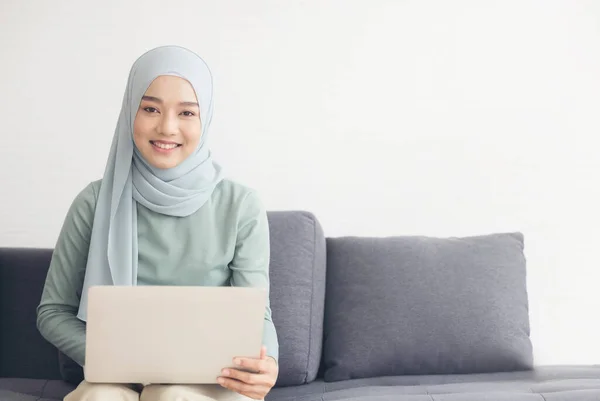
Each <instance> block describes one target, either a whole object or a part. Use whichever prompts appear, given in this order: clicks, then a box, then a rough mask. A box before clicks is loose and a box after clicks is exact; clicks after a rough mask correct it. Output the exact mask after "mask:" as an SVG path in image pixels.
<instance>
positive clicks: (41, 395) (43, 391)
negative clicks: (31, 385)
mask: <svg viewBox="0 0 600 401" xmlns="http://www.w3.org/2000/svg"><path fill="white" fill-rule="evenodd" d="M49 381H50V380H46V382H45V383H44V385H43V386H42V391H41V392H40V396H39V397H38V398H37V399H36V400H35V401H39V400H41V399H42V398H44V393H45V392H46V386H47V385H48V382H49Z"/></svg>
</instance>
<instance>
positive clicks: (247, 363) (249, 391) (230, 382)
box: [218, 346, 279, 400]
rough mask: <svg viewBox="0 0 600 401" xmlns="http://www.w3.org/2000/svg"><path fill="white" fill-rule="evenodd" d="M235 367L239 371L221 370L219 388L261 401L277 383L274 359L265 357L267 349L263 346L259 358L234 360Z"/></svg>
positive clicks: (277, 370) (277, 368) (276, 368)
mask: <svg viewBox="0 0 600 401" xmlns="http://www.w3.org/2000/svg"><path fill="white" fill-rule="evenodd" d="M233 362H234V364H235V366H239V367H240V368H242V369H245V370H251V371H252V372H245V371H243V370H239V369H223V371H222V372H221V373H222V376H220V377H219V378H218V382H219V384H220V385H221V386H223V387H225V388H227V389H230V390H232V391H235V392H236V393H240V394H242V395H245V396H246V397H250V398H252V399H255V400H262V399H264V398H265V397H266V395H267V394H268V393H269V391H271V388H272V387H273V386H274V385H275V382H276V381H277V375H278V374H279V367H278V366H277V362H276V361H275V359H273V358H271V357H269V356H267V348H266V347H265V346H263V347H262V348H261V350H260V358H258V359H256V358H235V359H234V361H233Z"/></svg>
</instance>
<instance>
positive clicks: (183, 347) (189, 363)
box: [84, 286, 266, 384]
mask: <svg viewBox="0 0 600 401" xmlns="http://www.w3.org/2000/svg"><path fill="white" fill-rule="evenodd" d="M88 296H89V298H88V315H87V316H88V318H87V328H86V358H85V367H84V372H85V379H86V380H87V381H89V382H91V383H142V384H151V383H155V384H159V383H164V384H175V383H179V384H205V383H216V382H217V377H218V376H219V375H220V374H221V370H222V369H223V368H226V367H233V365H232V363H233V358H234V357H236V356H245V357H256V358H258V357H259V356H260V347H261V345H262V336H263V327H264V315H265V306H266V290H264V289H259V288H248V287H201V286H193V287H182V286H133V287H125V286H96V287H92V288H90V289H89V294H88Z"/></svg>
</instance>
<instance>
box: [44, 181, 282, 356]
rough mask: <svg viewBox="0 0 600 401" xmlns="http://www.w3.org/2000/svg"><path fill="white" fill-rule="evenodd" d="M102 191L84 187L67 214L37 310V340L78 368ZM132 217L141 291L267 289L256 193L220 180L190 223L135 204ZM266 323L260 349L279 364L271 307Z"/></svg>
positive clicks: (263, 226)
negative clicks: (82, 308)
mask: <svg viewBox="0 0 600 401" xmlns="http://www.w3.org/2000/svg"><path fill="white" fill-rule="evenodd" d="M100 184H101V181H94V182H92V183H91V184H89V185H88V186H87V187H86V188H85V189H83V190H82V191H81V192H80V193H79V194H78V195H77V197H76V198H75V200H74V201H73V203H72V205H71V207H70V208H69V211H68V213H67V216H66V218H65V221H64V224H63V227H62V229H61V231H60V235H59V237H58V241H57V243H56V246H55V249H54V253H53V255H52V260H51V262H50V267H49V271H48V275H47V278H46V283H45V286H44V291H43V293H42V298H41V302H40V305H39V307H38V309H37V325H38V329H39V331H40V333H41V334H42V336H43V337H44V338H45V339H46V340H48V341H49V342H50V343H51V344H53V345H54V346H56V347H57V348H58V349H59V350H61V351H62V352H63V353H64V354H65V355H67V356H69V357H70V358H71V359H73V360H74V361H75V362H77V363H78V364H79V365H81V366H83V365H84V363H85V323H84V322H83V321H81V320H79V319H78V318H77V310H78V307H79V299H80V295H81V291H82V287H83V278H84V275H85V268H86V262H87V255H88V249H89V244H90V237H91V233H92V224H93V220H94V211H95V207H96V201H97V197H98V193H99V191H100ZM137 212H138V285H201V286H229V285H231V286H243V287H250V286H252V287H262V288H267V289H269V257H270V247H269V227H268V222H267V215H266V211H265V210H264V208H263V205H262V203H261V202H260V200H259V198H258V196H257V195H256V193H255V192H254V191H252V190H250V189H248V188H246V187H244V186H242V185H240V184H237V183H234V182H232V181H229V180H224V181H222V182H221V183H220V184H219V185H218V186H217V187H216V189H215V191H214V193H213V194H212V196H211V198H210V199H209V200H208V201H207V202H206V203H205V204H204V205H203V206H202V207H201V208H200V209H199V210H198V211H197V212H196V213H194V214H192V215H190V216H188V217H173V216H166V215H163V214H159V213H156V212H153V211H151V210H150V209H148V208H146V207H144V206H142V205H139V204H138V206H137ZM240 307H241V308H243V307H244V306H243V305H240ZM264 323H265V324H264V335H263V344H264V345H266V347H267V354H268V355H269V356H271V357H273V358H275V360H277V359H278V357H279V344H278V339H277V333H276V330H275V326H274V325H273V320H272V318H271V308H270V303H269V302H268V301H267V307H266V311H265V320H264Z"/></svg>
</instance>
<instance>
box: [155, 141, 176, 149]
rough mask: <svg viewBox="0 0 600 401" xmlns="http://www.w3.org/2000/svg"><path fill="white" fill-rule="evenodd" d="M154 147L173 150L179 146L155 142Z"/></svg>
mask: <svg viewBox="0 0 600 401" xmlns="http://www.w3.org/2000/svg"><path fill="white" fill-rule="evenodd" d="M153 144H154V146H156V147H158V148H161V149H173V148H176V147H177V144H175V143H171V144H166V143H158V142H153Z"/></svg>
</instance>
